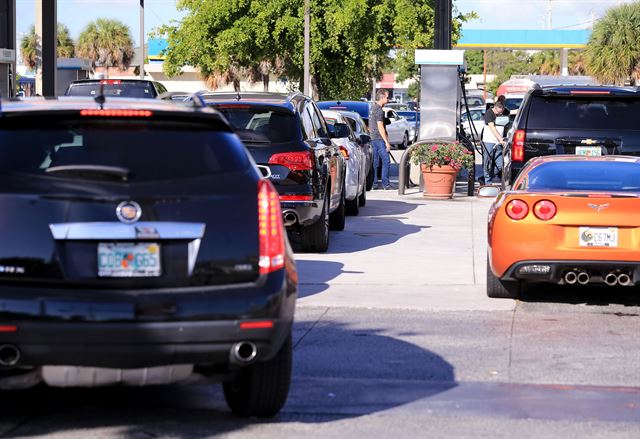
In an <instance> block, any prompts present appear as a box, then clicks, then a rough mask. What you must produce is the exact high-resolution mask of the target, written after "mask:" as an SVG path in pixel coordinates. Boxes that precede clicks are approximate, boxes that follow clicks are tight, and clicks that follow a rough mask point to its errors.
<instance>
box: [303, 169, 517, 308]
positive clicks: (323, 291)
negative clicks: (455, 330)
mask: <svg viewBox="0 0 640 439" xmlns="http://www.w3.org/2000/svg"><path fill="white" fill-rule="evenodd" d="M394 183H395V184H394ZM392 185H394V187H397V182H394V181H393V179H392ZM464 193H466V187H464V184H461V185H460V186H459V188H458V194H457V195H456V196H455V197H454V199H452V200H446V201H433V200H425V199H424V198H423V197H422V194H421V193H420V192H418V190H417V189H416V188H414V189H411V190H409V191H407V195H405V196H399V195H398V193H397V191H395V190H393V191H379V190H374V191H370V192H368V193H367V197H368V201H367V205H366V207H364V208H361V209H360V215H358V216H356V217H347V226H346V228H345V230H344V231H342V232H332V233H331V238H330V245H329V251H328V252H327V253H325V254H303V253H298V254H297V255H296V257H297V260H298V268H299V271H300V300H299V302H298V304H299V306H323V307H324V306H326V307H364V308H402V309H418V310H509V309H513V308H514V306H515V301H513V300H498V299H489V298H487V297H486V295H485V281H486V252H487V250H486V218H487V210H488V208H489V206H490V204H491V201H492V200H490V199H478V198H475V197H466V196H464V195H463V194H464Z"/></svg>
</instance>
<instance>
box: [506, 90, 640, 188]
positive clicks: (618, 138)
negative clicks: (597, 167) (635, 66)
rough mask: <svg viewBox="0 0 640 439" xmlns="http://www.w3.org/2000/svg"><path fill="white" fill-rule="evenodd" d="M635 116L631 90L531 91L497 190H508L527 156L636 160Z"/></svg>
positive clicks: (639, 135) (637, 99) (636, 101)
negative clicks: (617, 156)
mask: <svg viewBox="0 0 640 439" xmlns="http://www.w3.org/2000/svg"><path fill="white" fill-rule="evenodd" d="M639 111H640V91H639V89H638V88H637V87H616V86H550V87H540V86H535V87H534V88H533V89H532V90H530V91H529V92H528V93H527V95H526V96H525V98H524V100H523V102H522V105H521V106H520V109H519V111H518V114H517V116H516V118H515V120H514V122H513V127H512V128H511V130H510V132H509V136H508V139H507V146H506V147H505V150H504V168H503V174H502V184H503V187H505V188H510V187H511V185H512V184H513V182H514V181H515V179H516V177H517V176H518V173H519V172H520V170H521V169H522V167H523V166H524V164H525V163H526V162H527V160H529V159H531V158H532V157H537V156H542V155H553V154H579V155H604V154H625V155H640V126H639V125H638V122H637V120H636V115H637V114H638V112H639Z"/></svg>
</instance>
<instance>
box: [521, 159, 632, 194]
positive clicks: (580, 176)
mask: <svg viewBox="0 0 640 439" xmlns="http://www.w3.org/2000/svg"><path fill="white" fill-rule="evenodd" d="M525 181H526V189H527V190H531V191H536V190H544V191H546V190H554V191H555V190H561V191H562V190H569V191H597V192H600V191H606V192H609V191H610V192H638V191H640V163H638V162H636V161H635V160H634V159H631V160H629V161H563V162H548V163H543V164H540V165H538V166H536V167H534V168H533V169H531V171H529V173H528V174H527V175H526V180H525Z"/></svg>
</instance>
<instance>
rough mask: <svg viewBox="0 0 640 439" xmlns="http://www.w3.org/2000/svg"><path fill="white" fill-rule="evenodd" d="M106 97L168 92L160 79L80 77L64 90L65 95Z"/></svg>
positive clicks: (144, 96)
mask: <svg viewBox="0 0 640 439" xmlns="http://www.w3.org/2000/svg"><path fill="white" fill-rule="evenodd" d="M100 87H102V94H103V95H105V96H106V97H119V98H149V99H155V98H157V97H158V96H160V95H161V94H163V93H166V92H167V89H166V87H165V86H164V85H162V84H161V83H159V82H158V81H149V80H147V79H80V80H78V81H73V82H72V83H71V84H69V86H68V87H67V90H66V91H65V92H64V95H65V96H90V97H95V96H96V95H97V94H99V93H100Z"/></svg>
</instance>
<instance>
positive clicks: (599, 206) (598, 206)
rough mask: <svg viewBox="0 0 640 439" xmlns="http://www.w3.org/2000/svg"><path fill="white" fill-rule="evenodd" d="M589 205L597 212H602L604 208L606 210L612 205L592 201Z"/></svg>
mask: <svg viewBox="0 0 640 439" xmlns="http://www.w3.org/2000/svg"><path fill="white" fill-rule="evenodd" d="M587 206H589V207H590V208H592V209H594V210H595V211H596V212H602V211H603V210H605V209H606V208H607V207H609V206H610V204H608V203H607V204H592V203H588V204H587Z"/></svg>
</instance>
